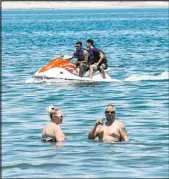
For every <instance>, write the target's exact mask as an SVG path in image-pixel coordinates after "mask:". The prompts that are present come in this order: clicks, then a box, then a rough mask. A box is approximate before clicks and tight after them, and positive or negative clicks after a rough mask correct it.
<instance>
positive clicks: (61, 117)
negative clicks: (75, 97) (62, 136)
mask: <svg viewBox="0 0 169 179" xmlns="http://www.w3.org/2000/svg"><path fill="white" fill-rule="evenodd" d="M53 117H58V118H60V119H63V118H64V116H56V115H54V116H53Z"/></svg>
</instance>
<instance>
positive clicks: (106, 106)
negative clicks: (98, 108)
mask: <svg viewBox="0 0 169 179" xmlns="http://www.w3.org/2000/svg"><path fill="white" fill-rule="evenodd" d="M109 106H111V107H113V108H114V111H115V112H116V108H115V106H114V105H112V104H108V105H107V106H106V108H107V107H109ZM106 108H105V110H106Z"/></svg>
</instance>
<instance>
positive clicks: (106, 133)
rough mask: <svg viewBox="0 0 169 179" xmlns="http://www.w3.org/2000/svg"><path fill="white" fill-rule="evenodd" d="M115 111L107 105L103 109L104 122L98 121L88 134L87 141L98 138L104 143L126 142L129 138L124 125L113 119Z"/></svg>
mask: <svg viewBox="0 0 169 179" xmlns="http://www.w3.org/2000/svg"><path fill="white" fill-rule="evenodd" d="M115 114H116V110H115V107H114V106H113V105H107V106H106V109H105V116H106V121H105V122H104V123H102V119H101V118H100V119H98V120H97V121H96V124H95V125H94V127H93V128H92V130H91V131H90V132H89V133H88V139H95V138H96V137H98V138H99V140H100V141H104V142H128V141H129V138H128V135H127V131H126V128H125V125H124V124H123V123H122V122H121V121H117V120H116V119H115Z"/></svg>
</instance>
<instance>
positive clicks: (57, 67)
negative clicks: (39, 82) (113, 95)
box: [33, 55, 112, 82]
mask: <svg viewBox="0 0 169 179" xmlns="http://www.w3.org/2000/svg"><path fill="white" fill-rule="evenodd" d="M70 59H71V56H68V55H64V56H60V57H57V58H55V59H53V60H51V61H50V62H49V63H47V64H46V65H44V66H43V67H42V68H40V69H39V70H38V71H37V72H36V73H35V74H34V76H33V77H34V78H38V79H65V80H80V81H96V82H99V81H101V82H108V81H112V79H111V77H110V76H109V75H108V73H107V72H108V69H106V70H105V74H106V78H105V79H103V77H102V74H101V73H100V71H98V70H97V71H95V72H94V73H93V76H92V79H90V78H89V71H87V72H86V73H85V74H84V76H83V77H80V76H79V68H78V67H76V65H75V64H73V63H71V62H70Z"/></svg>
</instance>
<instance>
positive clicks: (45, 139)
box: [41, 136, 56, 142]
mask: <svg viewBox="0 0 169 179" xmlns="http://www.w3.org/2000/svg"><path fill="white" fill-rule="evenodd" d="M41 141H42V142H56V137H54V136H42V138H41Z"/></svg>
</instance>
